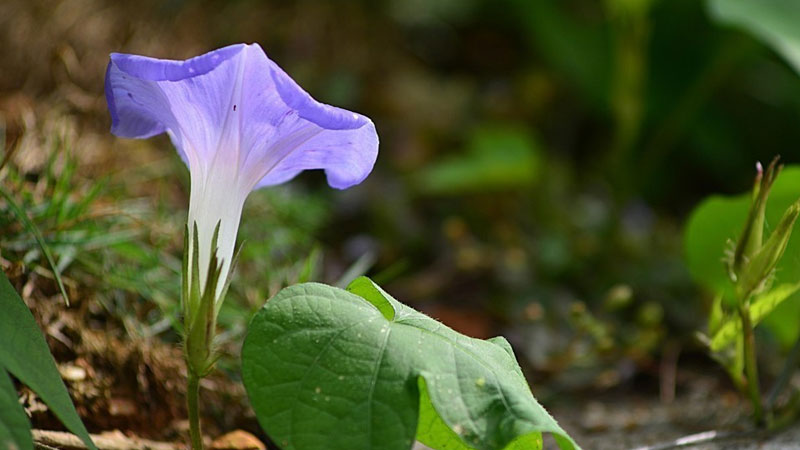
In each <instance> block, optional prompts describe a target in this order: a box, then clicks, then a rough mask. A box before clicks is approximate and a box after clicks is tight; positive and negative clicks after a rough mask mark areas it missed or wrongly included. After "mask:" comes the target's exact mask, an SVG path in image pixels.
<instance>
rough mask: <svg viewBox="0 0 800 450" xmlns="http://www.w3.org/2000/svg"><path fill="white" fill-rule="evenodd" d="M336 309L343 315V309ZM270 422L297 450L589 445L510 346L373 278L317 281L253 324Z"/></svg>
mask: <svg viewBox="0 0 800 450" xmlns="http://www.w3.org/2000/svg"><path fill="white" fill-rule="evenodd" d="M334 312H335V313H334ZM242 373H243V378H244V383H245V387H246V388H247V392H248V395H249V397H250V401H251V403H252V405H253V409H254V410H255V412H256V416H257V417H258V419H259V422H260V423H261V425H262V426H263V427H264V429H265V431H267V433H268V434H269V435H270V436H271V437H272V438H273V439H274V440H275V441H276V442H277V443H278V444H279V445H280V446H281V448H284V449H286V450H290V449H294V448H297V449H304V448H326V449H330V450H338V449H342V450H344V449H351V448H371V449H375V450H377V449H381V450H394V449H397V450H408V449H410V448H411V447H412V445H413V441H414V438H416V439H418V440H420V441H421V442H422V443H424V444H426V445H429V446H433V447H434V448H438V449H452V450H466V449H478V450H501V449H505V450H511V449H514V450H522V449H526V450H527V449H535V448H541V434H542V433H544V432H547V433H552V435H553V437H554V439H555V440H556V442H557V443H558V445H559V447H561V448H562V449H565V450H566V449H575V448H578V446H577V444H575V443H574V442H573V441H572V439H571V438H569V436H567V434H566V432H564V430H562V429H561V427H559V425H558V424H557V423H556V421H555V419H553V418H552V417H551V416H550V415H549V414H548V413H547V411H546V410H545V409H544V408H543V407H542V406H541V405H539V403H538V402H537V401H536V400H535V399H534V398H533V395H532V394H531V391H530V388H529V386H528V383H527V382H526V381H525V378H524V376H523V375H522V371H521V369H520V368H519V365H518V364H517V361H516V359H515V357H514V354H513V351H512V350H511V346H510V345H509V344H508V342H507V341H506V340H505V339H503V338H494V339H489V340H486V341H484V340H480V339H473V338H470V337H467V336H464V335H462V334H459V333H457V332H455V331H453V330H451V329H450V328H447V327H446V326H444V325H442V324H441V323H439V322H438V321H436V320H434V319H431V318H430V317H428V316H425V315H423V314H420V313H419V312H417V311H415V310H413V309H411V308H409V307H407V306H405V305H403V304H401V303H399V302H398V301H397V300H395V299H393V298H392V297H391V296H389V295H388V294H387V293H386V292H384V291H383V290H382V289H381V288H380V287H378V286H377V285H375V284H374V283H373V282H372V281H371V280H369V279H368V278H364V277H361V278H358V279H356V280H355V281H353V283H351V284H350V286H348V290H342V289H338V288H335V287H332V286H327V285H323V284H316V283H305V284H300V285H295V286H291V287H289V288H286V289H284V290H282V291H281V292H280V293H278V295H277V296H275V297H274V298H272V299H271V300H269V301H268V302H267V304H266V305H265V306H264V308H262V309H261V311H259V313H258V314H257V315H256V316H255V317H254V318H253V321H252V322H251V324H250V329H249V332H248V336H247V339H246V340H245V344H244V348H243V350H242Z"/></svg>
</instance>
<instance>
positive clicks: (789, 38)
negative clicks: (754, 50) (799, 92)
mask: <svg viewBox="0 0 800 450" xmlns="http://www.w3.org/2000/svg"><path fill="white" fill-rule="evenodd" d="M708 7H709V13H710V14H711V16H712V17H713V18H714V19H715V20H717V21H719V22H722V23H726V24H730V25H736V26H738V27H741V28H744V29H745V30H747V31H749V32H750V33H752V34H753V35H755V36H756V37H757V38H758V39H760V40H762V41H764V42H765V43H766V44H767V45H769V46H770V47H772V48H773V49H774V50H775V51H777V52H778V53H780V54H781V55H782V56H783V57H784V58H786V60H787V61H788V62H789V64H791V65H792V67H794V69H795V70H796V71H798V72H800V25H798V24H800V2H797V1H792V0H709V2H708Z"/></svg>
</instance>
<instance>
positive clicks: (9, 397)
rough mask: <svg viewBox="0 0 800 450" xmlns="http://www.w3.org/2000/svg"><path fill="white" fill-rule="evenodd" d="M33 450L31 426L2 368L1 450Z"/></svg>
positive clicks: (0, 394)
mask: <svg viewBox="0 0 800 450" xmlns="http://www.w3.org/2000/svg"><path fill="white" fill-rule="evenodd" d="M12 448H16V449H17V450H33V437H31V424H30V422H28V417H27V416H26V415H25V411H24V410H23V409H22V405H20V404H19V402H18V401H17V390H16V389H14V384H13V383H12V382H11V378H9V376H8V373H6V371H5V369H3V368H2V367H0V449H12Z"/></svg>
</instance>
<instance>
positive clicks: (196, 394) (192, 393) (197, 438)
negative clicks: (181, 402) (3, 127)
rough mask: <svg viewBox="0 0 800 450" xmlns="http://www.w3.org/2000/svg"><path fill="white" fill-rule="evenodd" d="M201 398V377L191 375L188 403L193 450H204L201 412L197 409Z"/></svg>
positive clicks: (187, 393) (187, 394)
mask: <svg viewBox="0 0 800 450" xmlns="http://www.w3.org/2000/svg"><path fill="white" fill-rule="evenodd" d="M199 398H200V377H198V376H197V375H195V374H194V373H189V380H188V384H187V389H186V402H187V406H188V409H189V434H190V435H191V438H192V450H203V434H202V433H201V431H200V410H199V409H198V407H197V404H198V400H199Z"/></svg>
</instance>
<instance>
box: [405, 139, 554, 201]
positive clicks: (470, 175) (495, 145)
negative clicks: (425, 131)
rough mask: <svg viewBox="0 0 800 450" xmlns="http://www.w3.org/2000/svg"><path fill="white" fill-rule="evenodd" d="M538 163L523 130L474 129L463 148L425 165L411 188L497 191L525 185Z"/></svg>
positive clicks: (531, 141) (536, 150) (450, 191)
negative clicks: (467, 144)
mask: <svg viewBox="0 0 800 450" xmlns="http://www.w3.org/2000/svg"><path fill="white" fill-rule="evenodd" d="M540 166H541V156H540V152H539V147H538V145H537V144H536V141H535V140H534V139H533V137H532V136H531V135H530V134H529V133H528V132H526V131H525V130H524V129H518V128H513V127H508V126H494V127H486V128H481V129H478V130H477V131H476V132H475V133H474V134H473V136H472V139H471V140H470V143H469V147H468V148H467V151H466V152H465V153H464V154H463V155H460V156H457V157H453V158H450V159H445V160H443V161H441V162H438V163H434V164H432V165H429V166H427V167H426V168H425V169H423V170H422V171H421V172H419V173H418V174H417V177H416V179H415V187H416V188H417V189H418V190H419V191H421V192H423V193H428V194H459V193H464V192H481V191H497V190H502V189H513V188H519V187H524V186H528V185H530V184H531V183H533V182H534V181H535V180H536V177H537V175H538V173H539V170H540Z"/></svg>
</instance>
